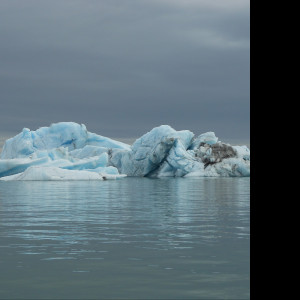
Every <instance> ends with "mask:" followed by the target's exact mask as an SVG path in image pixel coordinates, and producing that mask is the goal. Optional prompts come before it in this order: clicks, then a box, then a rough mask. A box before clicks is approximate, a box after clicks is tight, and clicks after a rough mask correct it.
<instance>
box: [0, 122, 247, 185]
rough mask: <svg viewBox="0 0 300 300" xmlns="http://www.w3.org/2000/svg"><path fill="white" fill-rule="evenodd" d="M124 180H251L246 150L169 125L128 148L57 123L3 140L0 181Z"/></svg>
mask: <svg viewBox="0 0 300 300" xmlns="http://www.w3.org/2000/svg"><path fill="white" fill-rule="evenodd" d="M126 176H141V177H145V176H146V177H152V178H160V177H191V176H194V177H208V176H232V177H233V176H250V150H249V149H248V147H247V146H231V145H229V144H225V143H222V142H220V141H219V140H218V138H217V137H216V136H215V134H214V132H207V133H203V134H201V135H199V136H195V135H194V133H193V132H191V131H189V130H181V131H176V130H175V129H173V128H172V127H170V126H168V125H161V126H159V127H155V128H153V129H152V130H151V131H150V132H148V133H146V134H144V135H143V136H142V137H140V138H139V139H137V140H136V141H135V142H134V143H133V145H128V144H125V143H122V142H119V141H116V140H113V139H110V138H107V137H104V136H101V135H97V134H95V133H91V132H88V131H87V129H86V127H85V125H83V124H82V125H80V124H77V123H73V122H61V123H56V124H52V125H51V126H50V127H42V128H39V129H37V130H36V131H31V130H29V129H28V128H24V129H23V131H22V132H21V133H19V134H18V135H16V136H15V137H13V138H10V139H8V140H6V142H5V144H4V147H3V150H2V153H1V155H0V180H3V181H9V180H106V179H118V178H123V177H126Z"/></svg>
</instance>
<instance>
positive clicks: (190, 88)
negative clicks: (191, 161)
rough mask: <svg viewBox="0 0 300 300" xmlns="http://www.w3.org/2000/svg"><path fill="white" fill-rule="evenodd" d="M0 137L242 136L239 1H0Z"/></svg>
mask: <svg viewBox="0 0 300 300" xmlns="http://www.w3.org/2000/svg"><path fill="white" fill-rule="evenodd" d="M0 41H1V44H0V59H1V60H0V90H1V98H0V101H1V106H0V131H20V130H21V129H22V128H23V127H29V128H30V129H36V128H38V127H40V126H48V125H49V124H50V123H53V122H59V121H75V122H78V123H84V124H86V125H87V128H88V129H89V130H90V131H93V132H97V133H99V134H103V135H108V136H112V137H113V136H114V137H117V136H119V137H121V136H123V137H126V136H139V135H141V134H143V133H145V132H146V131H148V130H150V129H151V128H152V127H154V126H158V125H160V124H169V125H171V126H173V127H174V128H175V129H178V130H179V129H190V130H192V131H194V132H195V133H196V134H199V133H202V132H204V131H208V130H211V131H215V132H216V134H217V135H218V136H219V137H220V138H221V139H222V137H226V138H227V137H228V138H244V139H245V138H248V137H249V1H246V0H227V1H225V0H220V1H216V0H215V1H213V0H206V1H201V0H197V1H196V0H194V1H193V0H185V1H184V0H172V1H171V0H169V1H168V0H160V1H155V0H151V1H150V0H149V1H146V0H144V1H143V0H135V1H133V0H132V1H130V0H122V1H121V0H119V1H113V0H101V1H100V0H99V1H92V0H86V1H83V0H82V1H75V0H72V1H67V0H64V1H53V0H51V1H32V0H26V1H15V0H8V1H6V0H1V1H0Z"/></svg>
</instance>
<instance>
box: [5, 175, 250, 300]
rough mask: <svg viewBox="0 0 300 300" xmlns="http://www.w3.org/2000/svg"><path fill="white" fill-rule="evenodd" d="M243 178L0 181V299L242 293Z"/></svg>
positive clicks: (245, 290) (246, 290) (246, 293)
mask: <svg viewBox="0 0 300 300" xmlns="http://www.w3.org/2000/svg"><path fill="white" fill-rule="evenodd" d="M249 194H250V179H249V178H168V179H148V178H125V179H122V180H116V181H103V182H96V181H94V182H93V181H90V182H83V181H81V182H80V181H77V182H0V298H1V299H3V298H5V299H18V298H22V299H24V298H25V299H43V298H44V299H45V298H48V299H49V298H51V299H93V298H96V299H101V298H104V299H109V298H113V299H118V298H125V299H249V298H250V278H249V277H250V266H249V263H250V229H249V225H250V224H249V223H250V201H249V198H250V196H249Z"/></svg>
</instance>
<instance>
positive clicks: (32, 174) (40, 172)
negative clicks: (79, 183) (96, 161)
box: [0, 166, 126, 181]
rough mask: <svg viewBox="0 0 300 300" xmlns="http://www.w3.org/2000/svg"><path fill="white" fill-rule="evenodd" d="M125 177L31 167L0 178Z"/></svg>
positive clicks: (84, 178) (57, 179) (29, 179)
mask: <svg viewBox="0 0 300 300" xmlns="http://www.w3.org/2000/svg"><path fill="white" fill-rule="evenodd" d="M124 176H126V175H116V174H115V175H111V174H101V173H98V172H89V171H85V170H84V171H75V170H64V169H61V168H58V167H45V166H33V167H29V168H28V169H26V170H25V171H24V172H22V173H20V174H16V175H11V176H6V177H3V178H0V180H2V181H11V180H16V181H64V180H68V181H71V180H108V179H117V178H121V177H124Z"/></svg>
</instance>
